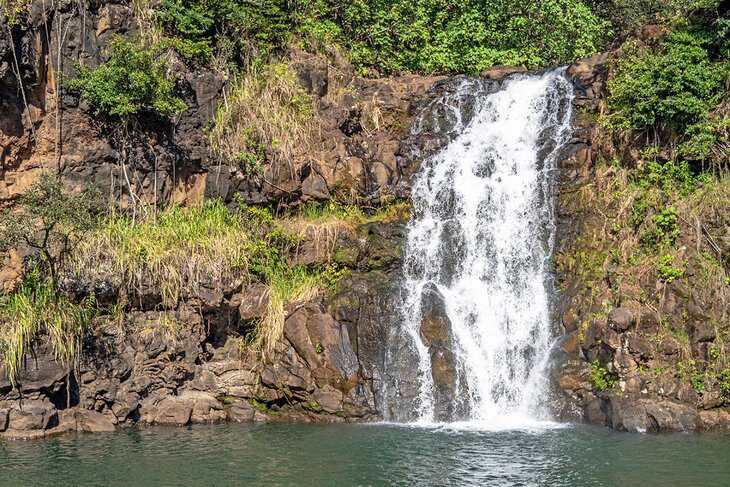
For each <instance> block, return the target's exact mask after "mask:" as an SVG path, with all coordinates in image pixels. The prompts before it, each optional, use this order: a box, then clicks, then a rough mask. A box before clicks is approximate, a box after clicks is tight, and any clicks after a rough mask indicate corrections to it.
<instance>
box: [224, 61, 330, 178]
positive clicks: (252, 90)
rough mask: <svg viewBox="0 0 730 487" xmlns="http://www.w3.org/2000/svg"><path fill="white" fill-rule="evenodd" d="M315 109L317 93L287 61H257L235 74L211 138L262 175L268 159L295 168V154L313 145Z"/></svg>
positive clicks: (226, 154) (228, 154)
mask: <svg viewBox="0 0 730 487" xmlns="http://www.w3.org/2000/svg"><path fill="white" fill-rule="evenodd" d="M314 113H315V108H314V100H313V98H312V96H311V95H309V94H308V93H307V92H306V90H304V88H302V86H301V85H300V84H299V80H298V79H297V75H296V73H295V72H294V70H292V69H291V67H290V66H289V65H288V64H287V63H283V62H282V63H277V64H269V65H266V66H264V67H256V66H252V67H250V68H249V69H248V70H247V71H245V72H241V73H239V74H237V75H236V76H235V77H234V78H233V80H232V82H231V84H230V89H229V91H228V94H227V96H226V101H225V103H222V104H221V105H220V108H219V110H218V114H217V115H216V119H215V122H214V124H213V128H212V129H211V131H210V140H211V142H212V145H213V149H214V151H215V152H216V153H217V155H218V156H219V157H221V158H223V159H224V160H227V161H232V162H235V163H237V164H238V165H239V166H240V167H241V169H243V170H244V171H245V172H246V173H249V174H254V175H259V176H261V174H262V173H263V167H264V162H268V163H270V164H273V165H275V166H276V167H277V168H280V169H283V170H288V171H293V167H294V165H293V162H294V159H295V158H296V157H297V156H300V155H302V154H307V153H308V152H309V151H310V150H311V149H312V144H313V142H312V141H313V139H314V137H313V136H314V134H315V133H316V132H317V127H318V121H317V120H316V118H315V117H314ZM267 151H268V158H267Z"/></svg>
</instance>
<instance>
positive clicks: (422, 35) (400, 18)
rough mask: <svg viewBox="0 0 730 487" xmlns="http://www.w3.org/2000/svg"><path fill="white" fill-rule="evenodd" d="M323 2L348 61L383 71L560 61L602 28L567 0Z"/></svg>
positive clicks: (593, 42)
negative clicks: (333, 19) (330, 10)
mask: <svg viewBox="0 0 730 487" xmlns="http://www.w3.org/2000/svg"><path fill="white" fill-rule="evenodd" d="M325 3H330V4H331V3H340V5H337V6H336V7H335V8H338V10H337V14H338V17H337V19H336V20H337V23H338V26H339V28H340V31H341V34H340V35H341V37H342V39H343V42H344V44H345V46H346V47H348V48H349V50H350V52H351V58H352V59H353V61H354V62H355V64H356V65H357V66H359V67H361V68H367V67H373V68H375V69H377V70H378V71H379V72H381V73H384V74H389V73H399V72H404V71H415V72H420V73H457V72H464V73H478V72H479V71H481V70H483V69H485V68H488V67H490V66H493V65H495V64H511V65H523V66H526V67H529V68H537V67H546V66H555V65H560V64H564V63H568V62H571V61H573V60H576V59H579V58H581V57H585V56H588V55H590V54H593V53H594V52H595V51H596V50H597V48H598V45H599V43H600V42H601V40H602V35H603V34H604V29H605V27H606V25H605V23H604V22H603V21H601V20H600V19H598V18H597V17H596V16H595V15H594V14H593V13H592V12H591V11H590V10H589V9H588V8H587V7H586V6H585V5H583V4H582V3H581V2H580V1H574V0H548V1H542V2H533V1H528V0H510V1H496V0H494V1H493V0H489V1H472V0H466V1H461V2H447V5H445V4H444V2H443V1H441V0H419V1H404V0H380V1H365V0H357V1H353V2H346V3H345V2H325ZM342 3H344V5H342ZM330 8H332V7H330Z"/></svg>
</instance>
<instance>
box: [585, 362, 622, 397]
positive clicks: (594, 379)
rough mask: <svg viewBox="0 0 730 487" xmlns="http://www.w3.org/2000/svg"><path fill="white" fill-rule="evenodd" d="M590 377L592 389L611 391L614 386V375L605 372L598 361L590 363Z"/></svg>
mask: <svg viewBox="0 0 730 487" xmlns="http://www.w3.org/2000/svg"><path fill="white" fill-rule="evenodd" d="M590 377H591V383H592V384H593V387H595V388H596V390H598V391H606V390H609V389H613V387H614V386H615V385H616V375H615V374H612V373H611V372H609V371H608V370H606V368H605V367H603V366H602V365H601V363H600V362H599V361H598V360H594V361H593V363H591V373H590Z"/></svg>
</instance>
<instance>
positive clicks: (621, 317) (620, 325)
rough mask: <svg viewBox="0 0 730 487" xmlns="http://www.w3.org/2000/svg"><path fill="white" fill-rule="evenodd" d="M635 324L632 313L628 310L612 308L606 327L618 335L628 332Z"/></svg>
mask: <svg viewBox="0 0 730 487" xmlns="http://www.w3.org/2000/svg"><path fill="white" fill-rule="evenodd" d="M635 323H636V318H635V317H634V313H632V312H631V310H629V309H626V308H614V309H612V310H611V312H610V313H608V326H609V327H610V328H611V329H612V330H614V331H616V332H618V333H623V332H625V331H628V330H629V328H631V327H632V326H634V324H635Z"/></svg>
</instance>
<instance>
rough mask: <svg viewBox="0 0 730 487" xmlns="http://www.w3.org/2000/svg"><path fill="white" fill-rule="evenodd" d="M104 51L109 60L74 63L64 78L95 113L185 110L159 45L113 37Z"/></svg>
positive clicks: (128, 113)
mask: <svg viewBox="0 0 730 487" xmlns="http://www.w3.org/2000/svg"><path fill="white" fill-rule="evenodd" d="M108 54H109V60H108V61H107V62H105V63H103V64H102V65H101V66H99V67H97V68H94V69H89V68H87V67H85V66H82V65H77V66H76V77H75V78H72V79H69V80H67V81H66V87H67V88H68V89H70V90H72V91H77V92H80V93H81V94H82V95H83V97H84V98H85V99H86V100H87V101H88V102H89V104H90V105H92V107H93V110H94V114H95V115H106V116H128V115H135V114H140V113H152V114H157V115H165V116H170V115H175V114H177V113H179V112H181V111H183V110H185V108H186V106H185V103H183V101H182V100H181V99H180V98H177V97H176V96H175V95H174V93H173V92H174V89H175V80H174V79H173V78H172V77H171V76H170V75H169V74H168V67H167V63H166V61H165V59H164V58H163V56H162V54H163V52H162V51H161V48H160V47H158V46H149V45H145V44H144V43H142V42H141V41H140V40H136V41H127V40H125V39H123V38H121V37H117V38H115V39H114V40H113V41H112V42H111V44H110V46H109V53H108Z"/></svg>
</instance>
